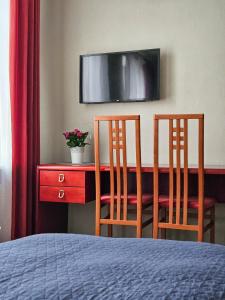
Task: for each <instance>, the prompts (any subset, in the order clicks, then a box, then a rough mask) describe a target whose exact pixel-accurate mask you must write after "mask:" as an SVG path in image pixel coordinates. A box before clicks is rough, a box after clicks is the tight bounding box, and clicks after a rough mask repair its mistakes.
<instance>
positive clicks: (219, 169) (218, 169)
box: [38, 163, 225, 175]
mask: <svg viewBox="0 0 225 300" xmlns="http://www.w3.org/2000/svg"><path fill="white" fill-rule="evenodd" d="M38 169H39V170H65V171H66V170H68V171H71V170H77V171H95V164H94V163H84V164H80V165H76V164H71V163H57V164H56V163H55V164H41V165H38ZM100 169H101V171H109V165H108V164H105V163H104V164H101V167H100ZM168 171H169V167H168V165H161V166H160V168H159V172H160V173H168ZM197 171H198V168H197V167H196V166H190V167H189V173H193V174H195V173H197ZM128 172H136V168H135V165H134V164H128ZM142 172H143V173H152V172H153V165H152V164H142ZM205 174H215V175H217V174H218V175H220V174H221V175H223V174H224V175H225V165H205Z"/></svg>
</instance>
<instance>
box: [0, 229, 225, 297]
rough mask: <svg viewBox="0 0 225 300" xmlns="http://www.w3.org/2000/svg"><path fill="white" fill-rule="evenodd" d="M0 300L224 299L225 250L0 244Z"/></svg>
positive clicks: (100, 240)
mask: <svg viewBox="0 0 225 300" xmlns="http://www.w3.org/2000/svg"><path fill="white" fill-rule="evenodd" d="M0 299H21V300H24V299H32V300H34V299H54V300H55V299H85V300H87V299H101V300H103V299H123V300H124V299H217V300H219V299H225V247H224V246H222V245H211V244H207V243H196V242H177V241H168V240H152V239H133V238H129V239H128V238H127V239H125V238H123V239H120V238H104V237H95V236H86V235H77V234H40V235H34V236H29V237H26V238H22V239H18V240H15V241H11V242H6V243H2V244H0Z"/></svg>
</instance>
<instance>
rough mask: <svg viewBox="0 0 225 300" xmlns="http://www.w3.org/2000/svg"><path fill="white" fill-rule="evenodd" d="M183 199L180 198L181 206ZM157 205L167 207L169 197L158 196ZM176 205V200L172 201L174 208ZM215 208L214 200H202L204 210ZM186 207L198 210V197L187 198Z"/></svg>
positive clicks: (209, 198)
mask: <svg viewBox="0 0 225 300" xmlns="http://www.w3.org/2000/svg"><path fill="white" fill-rule="evenodd" d="M182 202H183V199H182V198H181V206H182V205H183V203H182ZM159 205H160V206H162V207H166V208H168V207H169V196H167V195H160V196H159ZM175 205H176V199H174V207H175ZM213 206H215V199H214V198H211V197H205V198H204V208H205V209H208V208H211V207H213ZM188 207H189V208H194V209H198V197H189V198H188Z"/></svg>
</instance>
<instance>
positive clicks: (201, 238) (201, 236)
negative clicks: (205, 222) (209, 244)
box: [198, 227, 204, 242]
mask: <svg viewBox="0 0 225 300" xmlns="http://www.w3.org/2000/svg"><path fill="white" fill-rule="evenodd" d="M198 242H204V230H203V227H202V228H200V229H199V230H198Z"/></svg>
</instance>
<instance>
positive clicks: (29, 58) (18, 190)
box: [10, 0, 40, 239]
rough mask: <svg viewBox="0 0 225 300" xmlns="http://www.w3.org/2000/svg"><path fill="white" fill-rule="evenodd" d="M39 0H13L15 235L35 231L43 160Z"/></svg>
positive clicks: (13, 217)
mask: <svg viewBox="0 0 225 300" xmlns="http://www.w3.org/2000/svg"><path fill="white" fill-rule="evenodd" d="M39 35H40V0H11V1H10V98H11V118H12V232H11V233H12V238H13V239H15V238H19V237H23V236H26V235H29V234H32V233H34V219H35V196H36V195H35V194H36V190H35V187H36V179H35V177H36V165H37V164H38V163H39V159H40V120H39V114H40V108H39V52H40V46H39V43H40V42H39Z"/></svg>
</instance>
